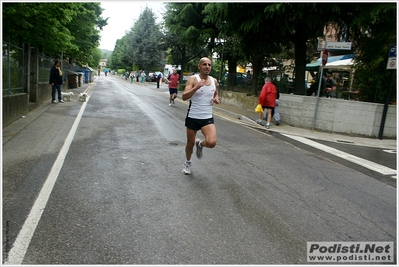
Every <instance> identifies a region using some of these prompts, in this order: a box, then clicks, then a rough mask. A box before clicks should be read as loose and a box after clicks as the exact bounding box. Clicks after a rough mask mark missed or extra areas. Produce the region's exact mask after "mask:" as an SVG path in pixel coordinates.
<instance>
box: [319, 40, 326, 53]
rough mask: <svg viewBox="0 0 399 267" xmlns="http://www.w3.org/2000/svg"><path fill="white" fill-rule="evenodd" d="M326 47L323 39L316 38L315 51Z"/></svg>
mask: <svg viewBox="0 0 399 267" xmlns="http://www.w3.org/2000/svg"><path fill="white" fill-rule="evenodd" d="M324 49H326V42H325V41H324V40H323V39H319V40H317V51H323V50H324Z"/></svg>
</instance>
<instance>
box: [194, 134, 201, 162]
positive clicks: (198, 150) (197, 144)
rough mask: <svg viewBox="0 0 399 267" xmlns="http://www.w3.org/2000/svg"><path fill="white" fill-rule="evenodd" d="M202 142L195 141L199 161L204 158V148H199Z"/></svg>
mask: <svg viewBox="0 0 399 267" xmlns="http://www.w3.org/2000/svg"><path fill="white" fill-rule="evenodd" d="M200 142H201V140H200V139H199V138H197V139H196V140H195V146H196V147H197V151H196V155H197V158H199V159H200V158H202V147H200V146H199V143H200Z"/></svg>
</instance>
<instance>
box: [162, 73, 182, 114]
mask: <svg viewBox="0 0 399 267" xmlns="http://www.w3.org/2000/svg"><path fill="white" fill-rule="evenodd" d="M165 82H166V83H167V84H169V95H170V97H169V106H172V104H173V105H174V104H175V98H176V97H177V92H178V88H179V82H180V75H179V74H178V73H177V69H176V68H174V69H173V73H172V74H169V76H168V78H165Z"/></svg>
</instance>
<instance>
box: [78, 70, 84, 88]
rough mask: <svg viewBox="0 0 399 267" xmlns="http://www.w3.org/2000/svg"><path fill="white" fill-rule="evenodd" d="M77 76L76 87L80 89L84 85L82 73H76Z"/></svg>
mask: <svg viewBox="0 0 399 267" xmlns="http://www.w3.org/2000/svg"><path fill="white" fill-rule="evenodd" d="M77 74H78V86H79V87H81V86H82V85H83V84H84V79H83V78H84V73H83V72H77Z"/></svg>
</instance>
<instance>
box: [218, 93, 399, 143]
mask: <svg viewBox="0 0 399 267" xmlns="http://www.w3.org/2000/svg"><path fill="white" fill-rule="evenodd" d="M221 97H222V100H223V103H225V104H228V105H233V106H237V107H239V108H243V109H247V110H254V109H255V107H256V105H257V103H258V98H257V97H254V96H246V94H245V93H237V92H229V91H222V92H221ZM316 100H317V98H316V97H310V96H300V95H291V94H280V109H279V111H280V115H281V120H282V122H283V123H286V124H289V125H293V126H297V127H303V128H309V129H312V128H313V121H314V113H315V107H316ZM383 109H384V105H383V104H376V103H367V102H358V101H351V100H344V99H335V98H330V99H327V98H325V97H321V98H320V99H319V105H318V109H317V114H316V120H315V126H314V127H315V129H316V130H320V131H325V132H331V133H346V134H355V135H362V136H367V137H378V134H379V130H380V124H381V118H382V113H383ZM254 112H255V111H254ZM396 121H397V120H396V105H389V107H388V113H387V118H386V120H385V127H384V132H383V137H389V138H396V126H397V124H396Z"/></svg>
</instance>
